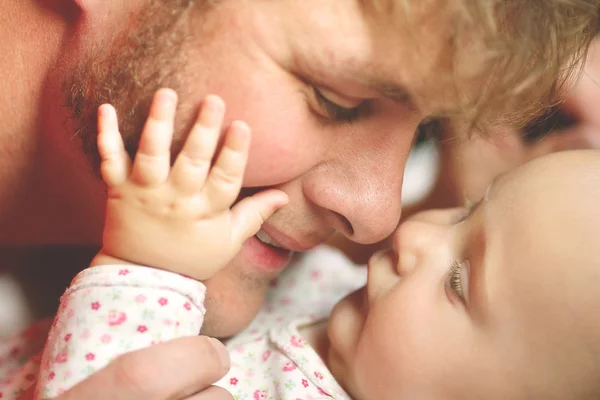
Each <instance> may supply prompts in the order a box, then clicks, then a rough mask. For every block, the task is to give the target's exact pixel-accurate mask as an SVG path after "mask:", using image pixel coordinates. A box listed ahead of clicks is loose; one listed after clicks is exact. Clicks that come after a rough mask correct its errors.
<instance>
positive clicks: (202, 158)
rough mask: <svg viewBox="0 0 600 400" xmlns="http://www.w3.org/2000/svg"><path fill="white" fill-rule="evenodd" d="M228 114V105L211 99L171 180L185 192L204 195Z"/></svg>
mask: <svg viewBox="0 0 600 400" xmlns="http://www.w3.org/2000/svg"><path fill="white" fill-rule="evenodd" d="M224 113H225V104H224V103H223V100H221V99H220V98H219V97H217V96H207V97H206V99H204V102H203V104H202V108H201V109H200V112H199V114H198V118H197V120H196V123H195V124H194V127H193V128H192V131H191V132H190V134H189V136H188V137H187V139H186V141H185V144H184V145H183V149H181V152H180V153H179V155H178V156H177V160H175V164H174V165H173V169H172V170H171V176H170V179H171V181H172V182H173V184H174V185H175V187H176V188H177V189H178V190H179V191H181V192H183V193H185V194H194V193H198V192H200V190H201V189H202V187H203V186H204V182H205V180H206V176H207V175H208V171H209V170H210V163H211V162H212V158H213V156H214V154H215V149H216V148H217V143H218V141H219V136H220V135H221V126H222V124H223V116H224Z"/></svg>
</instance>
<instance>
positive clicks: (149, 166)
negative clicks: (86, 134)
mask: <svg viewBox="0 0 600 400" xmlns="http://www.w3.org/2000/svg"><path fill="white" fill-rule="evenodd" d="M176 103H177V96H176V94H175V93H174V92H173V91H172V90H169V89H161V90H159V91H158V92H157V93H156V95H155V97H154V100H153V103H152V106H151V109H150V116H149V118H148V121H147V122H146V126H145V128H144V131H143V133H142V136H141V139H140V144H139V149H138V151H137V154H136V155H135V159H134V161H133V165H131V160H130V158H129V156H128V155H127V153H126V152H125V148H124V145H123V140H122V138H121V135H120V133H119V130H118V124H117V116H116V112H115V110H114V108H113V107H112V106H110V105H103V106H101V107H100V109H99V110H98V148H99V151H100V156H101V157H102V164H101V171H102V177H103V178H104V181H105V182H106V184H107V185H108V204H107V208H106V222H105V226H104V234H103V247H102V250H101V251H100V253H99V255H98V256H97V257H96V259H95V261H94V262H93V263H92V264H93V265H94V264H96V265H97V264H106V263H113V262H123V261H125V262H130V263H134V264H139V265H145V266H150V267H156V268H161V269H165V270H168V271H173V272H177V273H180V274H184V275H187V276H190V277H192V278H195V279H198V280H205V279H208V278H210V277H212V276H213V275H214V274H215V273H216V272H217V271H219V270H220V269H221V268H223V267H224V266H225V265H226V264H227V263H228V262H229V261H230V260H231V259H232V258H233V257H234V256H235V255H236V254H237V253H238V251H239V250H240V248H241V246H242V244H243V242H244V241H245V240H246V239H248V238H249V237H251V236H252V235H254V234H256V232H258V230H259V229H260V227H261V225H262V223H263V222H264V221H265V220H266V219H267V218H269V217H270V216H271V215H272V214H273V213H274V212H275V211H276V210H277V209H278V208H280V207H281V206H283V205H284V204H286V203H287V196H286V195H285V194H284V193H283V192H281V191H278V190H268V191H263V192H260V193H258V194H255V195H254V196H252V197H248V198H245V199H244V200H242V201H240V202H239V203H238V204H236V205H235V206H234V207H233V208H231V206H232V204H233V203H234V201H235V200H236V198H237V196H238V194H239V191H240V188H241V186H242V179H243V174H244V169H245V167H246V161H247V158H248V148H249V143H250V129H249V128H248V126H247V125H246V124H244V123H242V122H233V123H232V124H231V126H230V127H229V129H227V131H226V132H225V136H224V141H223V146H222V148H221V150H220V151H218V154H217V157H216V161H215V162H214V164H213V165H212V166H211V163H212V160H213V156H214V155H215V150H216V148H217V143H218V141H219V136H220V132H221V125H222V123H223V116H224V111H225V105H224V104H223V101H222V100H221V99H220V98H218V97H216V96H208V97H207V98H206V99H205V100H204V102H203V104H202V108H201V110H200V113H199V115H198V119H197V121H196V123H195V125H194V127H193V128H192V131H191V132H190V134H189V136H188V138H187V140H186V142H185V144H184V146H183V149H182V150H181V153H180V154H179V155H178V156H177V159H176V160H175V164H174V165H173V167H171V166H170V165H171V163H170V158H171V157H170V155H171V152H170V147H171V137H172V135H173V120H174V116H175V108H176ZM115 259H116V260H115Z"/></svg>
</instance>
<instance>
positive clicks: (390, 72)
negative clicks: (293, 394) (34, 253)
mask: <svg viewBox="0 0 600 400" xmlns="http://www.w3.org/2000/svg"><path fill="white" fill-rule="evenodd" d="M207 2H208V0H206V1H201V0H198V1H197V2H196V4H194V3H192V2H190V1H188V0H157V1H150V0H129V1H127V2H123V1H120V0H20V1H12V0H0V6H1V9H2V13H0V38H2V39H1V40H0V53H1V54H3V57H0V74H1V76H2V78H3V86H2V89H3V96H2V97H1V98H0V114H1V115H2V128H1V129H0V188H1V190H0V245H2V246H3V247H8V246H13V247H23V246H26V247H31V246H48V245H73V246H79V245H98V244H99V242H100V237H101V231H102V229H101V228H102V222H103V217H104V215H103V214H104V202H105V192H104V190H105V189H104V186H103V184H102V183H101V181H100V180H99V179H98V178H97V176H95V173H94V172H95V171H94V168H93V166H94V161H95V157H94V155H95V148H94V146H93V143H94V140H95V137H94V132H95V129H96V128H95V119H94V115H95V112H96V107H97V106H98V105H100V104H101V103H103V102H111V103H113V104H114V105H115V107H116V108H117V110H118V112H119V115H120V116H121V121H120V122H121V124H120V125H121V129H122V134H123V135H124V136H125V138H126V140H128V144H129V145H130V149H131V150H134V148H135V137H134V136H133V135H134V134H135V133H136V132H140V131H141V124H142V123H143V121H144V119H145V112H146V110H147V106H148V104H149V101H150V98H151V96H152V94H153V92H154V91H155V90H156V89H158V88H159V87H163V86H169V87H172V88H173V89H175V90H176V91H177V92H178V94H179V96H180V99H181V106H180V108H179V110H178V120H177V122H176V138H179V142H181V138H182V137H183V135H184V133H185V132H186V128H187V127H188V126H189V124H190V122H191V121H192V118H193V117H194V116H195V113H196V111H197V108H198V105H199V104H200V102H201V100H202V99H203V98H204V96H206V95H207V94H210V93H215V94H218V95H220V96H221V97H222V98H223V99H224V100H225V103H226V104H227V107H228V111H227V121H229V122H231V121H232V120H234V119H241V120H244V121H245V122H246V123H248V124H249V125H250V127H251V128H252V129H253V143H252V147H251V151H250V159H249V163H248V169H247V173H246V176H245V180H244V187H245V189H244V191H243V195H248V194H249V193H253V192H255V191H256V190H259V189H261V188H265V187H276V188H278V189H280V190H283V191H284V192H286V193H287V195H288V196H289V199H290V201H289V204H288V206H286V207H284V208H283V209H281V210H280V211H279V212H278V213H276V214H275V215H274V216H273V217H272V218H271V219H269V221H267V223H266V224H265V226H264V229H265V231H266V232H267V233H268V234H269V235H270V236H271V237H272V238H273V239H275V240H276V241H277V242H279V244H281V245H282V246H283V247H286V248H288V249H289V250H295V251H303V250H308V249H310V248H312V247H314V246H316V245H318V244H320V243H322V242H324V241H325V240H327V239H328V238H329V237H330V236H331V235H332V234H333V233H334V232H340V233H341V234H343V235H344V236H345V237H347V238H348V239H349V240H351V241H353V242H357V243H364V244H367V243H375V242H378V241H380V240H382V239H384V238H385V237H387V236H388V235H389V234H390V233H391V232H392V231H393V229H394V228H395V227H396V225H397V224H398V221H399V219H400V212H401V204H400V194H401V186H402V175H403V174H402V172H403V166H404V164H405V162H406V159H407V156H408V153H409V151H410V147H411V143H412V141H413V138H414V133H415V130H416V128H417V126H418V124H419V123H420V122H421V121H423V120H424V119H425V118H427V117H428V116H429V114H430V113H433V112H435V111H437V110H436V107H440V106H441V105H444V106H445V107H447V106H448V105H449V104H453V103H454V102H456V101H455V99H453V98H452V97H451V95H450V97H448V96H446V94H447V93H454V91H453V90H452V89H453V88H448V90H446V89H445V88H444V87H443V86H441V85H439V84H437V82H436V81H435V79H431V78H432V77H435V76H437V75H438V74H439V72H440V71H438V70H437V68H441V67H443V63H436V61H437V60H440V59H441V58H443V57H446V56H448V54H447V48H446V46H445V39H444V38H445V35H442V34H440V31H443V30H444V29H445V28H444V27H445V24H446V22H447V21H445V20H444V18H442V16H440V17H436V16H433V17H432V18H431V19H429V20H427V21H425V22H424V23H421V24H419V25H418V29H410V28H408V27H406V29H404V28H402V27H398V26H397V24H396V26H395V27H394V29H395V30H394V31H392V30H391V29H392V26H391V22H390V21H389V20H388V19H385V18H383V17H382V16H381V15H379V14H377V13H376V12H375V10H373V9H371V8H370V7H368V6H365V4H367V3H368V2H350V1H348V2H340V1H339V0H303V1H295V0H282V1H269V0H252V1H250V0H235V1H234V0H229V1H228V0H222V1H221V2H220V3H219V5H218V6H216V7H215V8H210V7H208V6H207ZM415 41H416V42H418V43H419V49H418V51H417V50H416V49H415V48H414V46H413V43H415ZM390 49H393V50H394V51H390ZM375 83H377V84H375ZM449 83H450V82H449ZM315 89H316V90H318V91H319V93H320V94H315ZM382 89H385V90H382ZM406 93H412V94H416V95H417V97H419V98H432V99H435V100H436V104H431V105H428V107H427V110H428V111H427V112H426V111H424V109H422V108H418V107H415V105H414V104H412V103H411V101H410V97H409V96H407V95H406ZM323 97H324V98H326V99H328V100H329V101H333V102H335V103H337V104H338V105H340V106H343V107H346V108H353V107H355V106H358V105H359V104H362V106H361V108H360V111H359V112H358V113H355V114H356V115H351V116H349V115H348V113H347V112H332V111H331V105H324V104H325V103H324V100H323ZM367 99H368V107H366V106H365V104H366V103H365V100H367ZM336 116H337V118H336ZM350 120H352V121H351V122H350ZM82 147H83V150H84V151H82ZM384 211H385V212H384ZM279 258H281V257H279ZM273 259H277V257H276V256H274V255H273V254H272V252H271V251H270V250H268V251H267V250H265V246H264V245H262V244H260V243H259V242H258V240H257V239H250V240H249V241H248V242H247V245H245V246H244V248H243V249H242V251H241V252H240V254H238V256H237V257H236V258H235V259H234V260H233V261H232V262H231V263H230V264H229V265H228V266H227V267H226V268H225V269H224V270H223V271H221V272H220V273H218V274H217V275H216V276H215V277H214V278H212V279H211V280H209V281H208V282H206V284H207V290H208V297H207V300H206V303H207V304H206V306H207V309H208V310H209V313H208V314H207V316H206V319H205V328H204V331H203V333H205V334H208V335H211V336H219V337H224V336H228V335H231V334H234V333H236V332H238V331H239V330H240V329H242V328H243V327H244V326H245V325H246V324H247V323H248V322H249V321H250V319H251V318H252V317H253V316H254V315H255V313H256V311H257V309H258V307H259V306H260V304H261V302H262V299H263V296H264V293H265V290H266V288H267V286H268V282H269V281H270V280H271V279H272V278H273V277H275V276H276V275H277V274H278V273H279V272H280V270H281V268H282V265H280V264H281V262H279V261H277V260H275V261H274V260H273ZM49 264H50V265H52V263H51V262H49ZM275 264H277V265H276V266H274V265H275ZM269 265H270V266H269ZM174 365H177V366H178V367H177V368H169V366H174ZM179 366H185V368H181V367H179ZM226 367H227V365H226V363H224V362H223V361H222V360H221V359H220V357H219V355H218V352H217V351H215V348H214V347H213V346H210V344H209V341H208V339H207V338H206V337H198V338H188V339H185V340H179V341H175V342H172V343H167V344H164V345H159V346H155V347H153V348H151V349H147V350H143V351H140V352H136V353H133V354H129V355H126V356H124V357H122V358H121V359H119V360H118V361H117V362H115V363H113V364H111V365H110V366H109V367H108V368H107V369H106V370H104V371H103V372H101V373H99V374H97V375H95V376H94V377H92V378H91V379H90V380H88V381H85V382H83V383H82V384H81V385H79V386H78V387H76V388H74V389H73V390H72V391H71V392H69V393H67V394H66V395H64V396H62V397H61V400H65V399H66V400H73V399H83V398H85V399H94V398H102V399H106V398H110V399H132V400H137V399H156V400H163V399H201V398H219V396H227V395H226V394H224V393H223V392H222V391H219V390H218V389H215V388H213V389H210V391H204V392H202V389H204V388H206V387H207V386H209V385H210V383H212V382H214V381H215V380H217V379H218V378H219V376H220V375H222V374H223V373H224V370H225V369H226ZM156 376H160V377H161V378H162V379H155V377H156ZM195 393H199V394H195ZM94 396H96V397H94ZM225 398H227V397H225Z"/></svg>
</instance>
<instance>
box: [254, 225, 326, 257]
mask: <svg viewBox="0 0 600 400" xmlns="http://www.w3.org/2000/svg"><path fill="white" fill-rule="evenodd" d="M261 229H262V230H263V231H265V233H266V234H267V235H269V236H270V237H271V238H272V239H273V240H274V241H275V242H277V243H278V244H279V245H280V246H281V247H283V248H284V249H286V250H290V251H293V252H302V251H308V250H310V249H312V248H314V247H316V246H318V245H319V244H320V243H314V242H313V243H302V242H299V241H298V240H296V239H293V238H291V237H290V236H288V235H286V234H284V233H283V232H281V231H280V230H278V229H277V228H274V227H272V226H269V225H266V224H265V225H263V226H262V228H261Z"/></svg>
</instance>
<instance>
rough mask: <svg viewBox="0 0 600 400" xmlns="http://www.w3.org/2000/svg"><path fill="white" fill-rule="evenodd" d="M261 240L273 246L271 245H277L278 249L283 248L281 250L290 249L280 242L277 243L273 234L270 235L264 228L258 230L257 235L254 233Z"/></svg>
mask: <svg viewBox="0 0 600 400" xmlns="http://www.w3.org/2000/svg"><path fill="white" fill-rule="evenodd" d="M254 236H255V237H256V238H257V239H258V240H259V241H261V242H262V243H264V244H266V245H268V246H271V247H275V248H276V249H281V250H288V251H289V249H286V248H285V247H283V246H282V245H280V244H279V243H277V242H276V241H275V240H274V239H273V238H272V237H271V236H269V234H268V233H266V232H265V231H263V230H262V229H261V230H260V231H258V233H257V234H256V235H254Z"/></svg>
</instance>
